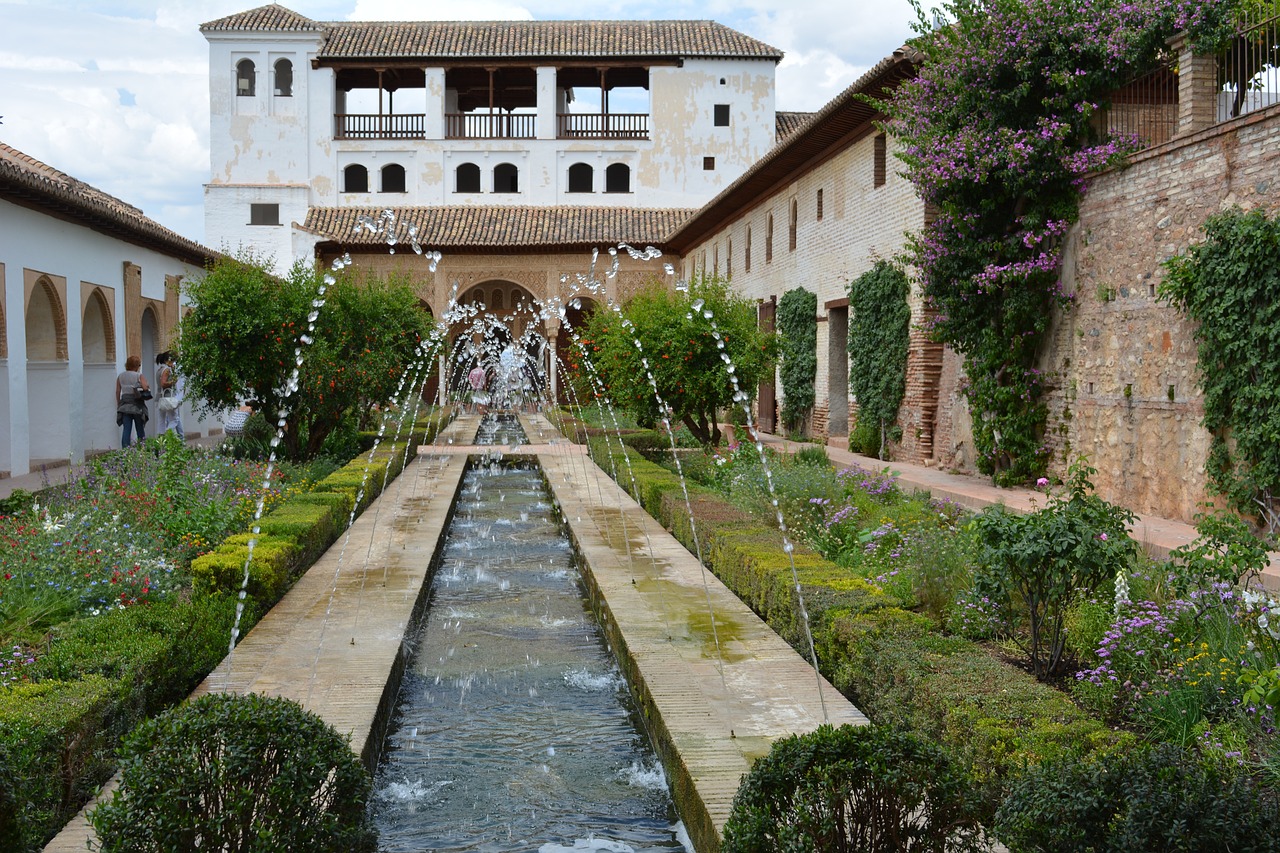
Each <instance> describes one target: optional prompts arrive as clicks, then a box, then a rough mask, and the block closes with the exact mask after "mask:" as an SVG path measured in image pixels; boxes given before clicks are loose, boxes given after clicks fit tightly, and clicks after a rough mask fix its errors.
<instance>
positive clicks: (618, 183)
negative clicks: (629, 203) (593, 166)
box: [604, 163, 631, 193]
mask: <svg viewBox="0 0 1280 853" xmlns="http://www.w3.org/2000/svg"><path fill="white" fill-rule="evenodd" d="M604 191H605V192H607V193H629V192H631V167H630V166H628V165H627V164H626V163H613V164H611V165H610V166H609V168H607V169H605V170H604Z"/></svg>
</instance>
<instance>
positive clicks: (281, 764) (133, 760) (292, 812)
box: [90, 694, 377, 853]
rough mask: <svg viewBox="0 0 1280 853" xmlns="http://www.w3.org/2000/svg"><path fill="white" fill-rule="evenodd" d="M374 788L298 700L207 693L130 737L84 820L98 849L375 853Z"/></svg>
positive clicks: (107, 852) (338, 739) (116, 852)
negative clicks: (117, 769)
mask: <svg viewBox="0 0 1280 853" xmlns="http://www.w3.org/2000/svg"><path fill="white" fill-rule="evenodd" d="M371 788H372V782H371V781H370V778H369V775H368V773H367V772H366V771H365V769H364V767H363V766H362V765H361V764H360V762H359V760H358V759H357V758H356V757H355V755H354V754H353V753H352V752H351V748H350V747H349V746H348V744H347V740H346V738H344V737H343V736H341V735H339V734H338V733H337V732H336V731H334V730H333V729H332V728H331V727H329V726H328V725H327V724H326V723H325V722H324V721H323V720H321V719H320V718H319V717H317V716H315V715H314V714H311V713H309V712H307V711H305V710H304V709H303V708H302V706H301V705H299V704H297V703H296V702H293V701H290V700H288V699H278V698H267V697H262V696H257V695H255V694H248V695H243V696H240V695H234V694H210V695H207V696H203V697H201V698H200V699H197V700H195V701H193V702H190V703H188V704H186V705H183V706H181V707H179V708H176V709H174V710H173V711H170V712H168V713H166V714H164V715H162V716H160V717H157V718H155V719H153V720H150V721H148V722H146V723H144V724H143V725H142V726H140V727H139V728H138V729H137V730H136V731H135V732H134V733H133V734H132V735H130V737H129V738H128V739H127V740H126V741H125V744H124V747H123V750H122V762H121V784H120V788H119V789H118V790H117V791H116V794H115V796H114V797H113V798H112V799H111V800H110V801H109V802H107V803H104V804H103V805H101V806H99V807H98V808H96V809H94V810H93V811H92V812H91V813H90V820H91V821H92V823H93V827H94V829H95V830H96V831H97V833H98V836H99V838H100V839H101V841H102V848H101V849H102V850H103V851H104V853H147V851H155V852H156V853H159V851H169V850H196V849H201V850H220V851H228V853H250V851H253V853H258V852H259V851H261V853H267V851H279V850H288V851H291V853H309V851H314V853H330V851H335V850H343V851H370V853H371V851H373V850H374V848H375V844H376V840H377V834H376V830H374V829H373V827H372V826H371V824H370V823H369V818H368V815H367V813H366V809H365V804H366V802H367V800H368V798H369V794H370V791H371Z"/></svg>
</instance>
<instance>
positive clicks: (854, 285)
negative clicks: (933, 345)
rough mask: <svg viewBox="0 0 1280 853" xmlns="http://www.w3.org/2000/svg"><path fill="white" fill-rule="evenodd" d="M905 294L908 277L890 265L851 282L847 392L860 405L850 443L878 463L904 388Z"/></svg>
mask: <svg viewBox="0 0 1280 853" xmlns="http://www.w3.org/2000/svg"><path fill="white" fill-rule="evenodd" d="M909 292H910V284H909V283H908V281H907V275H906V273H904V272H903V271H902V270H901V269H900V268H898V267H896V266H894V265H893V264H891V263H889V262H888V261H878V262H877V263H876V265H875V266H874V267H872V268H871V269H870V270H868V271H867V272H865V273H863V274H862V275H861V276H859V277H858V278H856V279H854V280H853V281H852V282H850V283H849V360H850V362H851V363H850V366H849V367H850V369H849V390H850V391H852V392H853V397H854V399H855V400H857V401H858V421H857V426H856V427H855V428H854V429H853V430H852V431H851V433H850V438H849V444H850V449H852V450H856V451H858V452H859V453H865V454H867V455H868V456H877V457H880V458H881V459H883V458H884V448H885V444H886V439H887V438H888V437H889V430H890V428H891V427H892V426H893V424H894V421H896V420H897V419H898V409H899V407H901V406H902V398H903V396H905V395H906V390H907V351H908V348H909V346H908V345H909V338H910V333H911V308H910V307H909V306H908V305H907V295H908V293H909Z"/></svg>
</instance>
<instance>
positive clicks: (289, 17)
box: [200, 3, 324, 32]
mask: <svg viewBox="0 0 1280 853" xmlns="http://www.w3.org/2000/svg"><path fill="white" fill-rule="evenodd" d="M322 29H324V25H323V24H320V23H317V22H316V21H313V20H311V19H310V18H307V17H304V16H302V15H299V14H298V13H297V12H294V11H291V10H289V9H286V8H285V7H283V6H281V5H279V4H277V3H272V4H271V5H269V6H259V7H258V8H256V9H250V10H249V11H248V12H237V13H236V14H234V15H228V16H226V17H225V18H219V19H218V20H216V21H210V22H209V23H207V24H201V25H200V31H201V32H229V31H235V30H246V31H254V32H262V31H264V30H267V31H274V32H279V31H282V30H283V31H285V32H308V31H314V30H322Z"/></svg>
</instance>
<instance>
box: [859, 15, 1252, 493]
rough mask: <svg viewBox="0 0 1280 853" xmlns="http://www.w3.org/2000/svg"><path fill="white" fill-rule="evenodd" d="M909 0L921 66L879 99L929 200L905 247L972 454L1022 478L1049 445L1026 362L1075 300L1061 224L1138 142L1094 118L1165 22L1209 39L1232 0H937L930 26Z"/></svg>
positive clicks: (1143, 62)
mask: <svg viewBox="0 0 1280 853" xmlns="http://www.w3.org/2000/svg"><path fill="white" fill-rule="evenodd" d="M914 2H915V5H916V9H917V13H918V14H919V17H920V24H919V25H918V29H919V31H920V32H921V33H922V35H921V36H920V37H919V38H918V39H917V40H916V41H915V42H914V45H915V47H916V48H917V49H918V50H919V51H920V52H921V54H922V56H923V64H922V66H921V70H920V74H919V76H918V77H917V78H916V79H914V80H911V81H908V82H906V83H904V84H903V85H902V86H901V87H899V89H898V90H897V93H896V94H895V96H894V98H893V100H892V101H890V102H887V103H880V104H878V106H879V108H880V109H882V110H883V111H884V112H885V113H886V115H888V116H889V120H888V122H887V123H886V124H885V129H886V131H887V132H889V133H890V134H892V135H893V136H894V137H896V139H897V140H898V142H899V152H898V156H899V157H900V159H901V160H902V161H903V162H904V163H905V164H906V172H905V174H906V176H907V177H908V178H909V179H910V180H911V181H912V182H913V183H914V184H915V186H916V189H917V191H918V193H919V194H920V196H921V198H922V199H923V200H924V201H926V202H928V203H930V204H932V205H933V206H934V207H935V208H936V209H937V211H938V215H937V217H936V219H935V220H934V221H933V222H932V223H931V224H930V225H929V226H927V227H926V228H925V229H923V230H922V231H921V232H920V233H919V234H917V235H914V237H913V238H912V240H911V242H910V244H909V254H908V260H909V262H910V263H911V264H912V265H914V266H915V267H916V268H917V269H919V270H920V274H921V277H922V279H923V283H924V290H925V297H926V299H927V300H928V301H929V302H930V303H931V305H932V306H933V307H934V308H936V310H937V319H936V320H935V321H934V325H933V329H932V331H933V332H934V334H935V335H936V338H937V339H938V340H941V341H942V342H944V343H947V344H949V345H950V346H951V347H952V348H953V349H955V350H956V351H957V352H958V353H960V354H961V355H962V356H963V357H964V359H965V372H966V374H967V377H968V383H967V386H966V387H965V389H964V391H965V395H966V397H967V400H968V403H969V407H970V410H971V411H972V413H973V435H974V443H975V445H976V449H977V452H978V467H979V469H980V470H982V471H983V472H985V473H989V474H991V475H993V477H994V479H995V481H996V482H997V483H1002V484H1007V483H1016V482H1023V481H1026V480H1028V479H1030V478H1032V477H1035V476H1038V475H1039V474H1041V473H1042V472H1043V470H1044V468H1045V466H1046V464H1047V462H1048V456H1049V450H1048V447H1047V445H1046V444H1045V443H1044V441H1043V432H1044V427H1045V422H1046V419H1047V409H1046V406H1045V402H1044V400H1043V394H1044V390H1045V389H1044V378H1043V377H1042V376H1041V375H1040V373H1039V372H1038V371H1036V370H1035V369H1034V367H1033V365H1034V363H1035V359H1036V356H1037V354H1038V350H1039V347H1040V345H1041V343H1042V340H1043V338H1044V334H1045V331H1046V329H1047V326H1048V321H1049V318H1050V316H1051V313H1052V311H1053V309H1054V308H1055V307H1060V308H1065V307H1067V306H1069V304H1070V301H1071V299H1070V296H1069V295H1068V294H1066V293H1064V291H1063V289H1062V284H1061V279H1060V265H1061V248H1060V242H1061V238H1062V235H1063V234H1064V232H1065V231H1066V229H1067V227H1068V226H1069V224H1070V223H1071V222H1072V221H1074V220H1075V218H1076V216H1077V211H1078V204H1079V197H1080V193H1081V192H1082V191H1083V189H1084V179H1085V176H1086V175H1087V174H1089V173H1090V172H1094V171H1096V170H1098V169H1100V168H1104V167H1107V166H1110V165H1113V164H1117V163H1120V162H1122V161H1123V159H1124V157H1125V156H1126V155H1127V154H1128V153H1130V152H1132V151H1133V150H1135V149H1136V147H1137V145H1138V140H1136V139H1134V138H1120V137H1114V136H1113V137H1100V136H1099V135H1098V134H1097V132H1096V131H1094V130H1093V129H1092V127H1091V119H1092V118H1093V116H1094V114H1095V113H1096V112H1097V111H1098V109H1099V108H1100V107H1101V106H1102V105H1103V104H1104V102H1105V99H1106V97H1107V96H1108V94H1109V93H1110V92H1111V91H1112V90H1114V89H1116V88H1118V87H1119V86H1121V85H1122V84H1124V83H1125V82H1126V81H1127V80H1129V79H1131V78H1132V77H1133V76H1134V75H1135V74H1136V73H1138V72H1141V71H1145V70H1146V69H1148V68H1150V67H1152V66H1153V65H1154V63H1155V61H1156V59H1157V56H1158V55H1159V53H1160V52H1161V51H1162V50H1164V49H1165V48H1166V43H1165V40H1166V39H1167V38H1168V37H1170V36H1172V35H1174V34H1176V33H1178V32H1180V31H1183V30H1186V31H1188V32H1189V34H1190V36H1191V39H1192V44H1193V45H1196V46H1197V47H1199V48H1205V47H1210V46H1215V45H1216V44H1217V43H1218V42H1220V41H1221V40H1222V39H1223V38H1225V34H1226V33H1228V32H1230V26H1229V24H1230V22H1232V21H1234V18H1235V14H1236V11H1237V9H1238V7H1239V3H1240V0H1144V2H1138V3H1134V2H1127V0H1092V2H1086V3H1082V2H1079V0H946V2H943V3H942V4H941V9H940V10H939V11H940V13H941V15H942V16H943V17H944V18H946V19H948V21H947V22H948V25H947V26H943V27H938V28H936V29H934V28H933V27H932V26H931V25H929V24H928V23H927V22H926V19H925V16H924V14H923V9H922V8H921V6H920V4H919V2H918V0H914Z"/></svg>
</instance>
